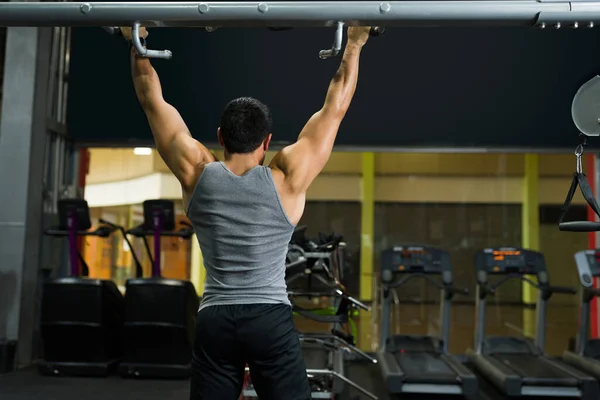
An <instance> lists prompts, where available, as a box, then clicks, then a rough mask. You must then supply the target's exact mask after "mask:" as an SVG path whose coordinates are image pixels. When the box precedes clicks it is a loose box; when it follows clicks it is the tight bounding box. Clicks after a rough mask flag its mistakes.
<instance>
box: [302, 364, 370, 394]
mask: <svg viewBox="0 0 600 400" xmlns="http://www.w3.org/2000/svg"><path fill="white" fill-rule="evenodd" d="M306 373H307V374H308V375H331V376H334V377H336V378H339V379H341V380H342V381H344V382H346V383H347V384H348V385H350V386H352V387H353V388H354V389H356V390H358V391H360V392H361V393H362V394H364V395H365V396H367V397H370V398H372V399H374V400H377V398H378V397H377V396H375V395H374V394H373V393H371V392H369V391H368V390H367V389H365V388H363V387H362V386H359V385H358V384H356V383H354V382H353V381H351V380H350V379H348V378H346V377H345V376H344V375H341V374H338V373H337V372H335V371H332V370H329V369H307V370H306Z"/></svg>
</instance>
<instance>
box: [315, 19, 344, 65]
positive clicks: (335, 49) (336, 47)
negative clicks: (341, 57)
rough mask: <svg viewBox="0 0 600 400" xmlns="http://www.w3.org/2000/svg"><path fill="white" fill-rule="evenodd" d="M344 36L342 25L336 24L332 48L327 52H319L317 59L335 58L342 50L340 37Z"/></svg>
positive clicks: (340, 23)
mask: <svg viewBox="0 0 600 400" xmlns="http://www.w3.org/2000/svg"><path fill="white" fill-rule="evenodd" d="M343 36H344V23H343V22H341V21H338V22H337V26H336V28H335V38H334V39H333V46H331V49H329V50H321V51H320V52H319V57H320V58H321V59H323V60H324V59H326V58H330V57H335V56H337V55H338V54H339V53H340V50H341V49H342V37H343Z"/></svg>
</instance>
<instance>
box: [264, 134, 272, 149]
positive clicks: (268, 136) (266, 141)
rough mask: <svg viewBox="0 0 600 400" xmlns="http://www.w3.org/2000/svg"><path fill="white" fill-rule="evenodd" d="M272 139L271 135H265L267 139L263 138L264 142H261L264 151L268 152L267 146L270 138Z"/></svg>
mask: <svg viewBox="0 0 600 400" xmlns="http://www.w3.org/2000/svg"><path fill="white" fill-rule="evenodd" d="M272 137H273V134H271V133H269V134H268V135H267V137H266V138H265V140H264V141H263V149H264V151H267V150H269V144H270V143H271V138H272Z"/></svg>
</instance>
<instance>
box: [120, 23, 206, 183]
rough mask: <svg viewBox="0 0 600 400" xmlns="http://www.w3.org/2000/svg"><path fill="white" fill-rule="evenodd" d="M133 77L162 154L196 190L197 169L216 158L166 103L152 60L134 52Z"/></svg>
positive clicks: (170, 166)
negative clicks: (193, 135)
mask: <svg viewBox="0 0 600 400" xmlns="http://www.w3.org/2000/svg"><path fill="white" fill-rule="evenodd" d="M124 36H126V34H125V32H124ZM126 38H127V36H126ZM131 74H132V76H133V85H134V87H135V93H136V94H137V97H138V100H139V101H140V105H141V106H142V108H143V109H144V112H145V113H146V117H147V118H148V123H149V125H150V129H151V130H152V135H153V136H154V142H155V143H156V149H157V150H158V154H160V156H161V157H162V159H163V160H164V161H165V163H166V164H167V166H168V167H169V169H170V170H171V171H172V172H173V174H174V175H175V177H176V178H177V179H178V180H179V182H181V185H182V186H183V188H184V189H185V190H188V189H192V188H193V186H194V185H195V183H196V182H195V179H196V166H197V165H199V164H201V163H206V162H211V161H215V160H216V158H215V156H214V154H213V153H212V152H211V151H210V150H208V149H207V148H206V147H204V146H203V145H202V144H201V143H200V142H198V141H197V140H195V139H194V138H193V137H192V135H191V134H190V131H189V129H188V127H187V126H186V124H185V122H184V121H183V118H181V115H180V114H179V112H178V111H177V110H176V109H175V107H173V106H172V105H170V104H169V103H167V102H166V101H165V100H164V98H163V96H162V88H161V85H160V79H159V78H158V74H157V73H156V70H154V68H153V67H152V64H151V63H150V60H149V59H148V58H143V57H139V56H138V55H137V54H136V52H135V50H134V49H133V48H132V49H131Z"/></svg>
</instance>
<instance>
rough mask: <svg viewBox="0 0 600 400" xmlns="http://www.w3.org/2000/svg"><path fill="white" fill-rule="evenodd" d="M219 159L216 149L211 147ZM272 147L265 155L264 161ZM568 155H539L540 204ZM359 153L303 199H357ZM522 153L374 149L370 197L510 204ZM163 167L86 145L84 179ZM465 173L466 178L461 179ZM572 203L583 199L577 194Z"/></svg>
mask: <svg viewBox="0 0 600 400" xmlns="http://www.w3.org/2000/svg"><path fill="white" fill-rule="evenodd" d="M215 153H216V154H217V157H220V158H222V157H223V154H222V152H220V151H216V152H215ZM274 154H275V152H271V151H270V152H269V153H268V154H267V160H270V159H271V158H272V157H273V155H274ZM574 164H575V158H574V157H573V156H572V155H569V154H560V155H557V154H543V155H540V156H539V172H540V182H539V197H540V203H541V204H561V203H562V202H563V201H564V196H565V195H566V192H567V189H568V187H569V184H570V179H571V176H572V173H573V170H574ZM361 165H362V161H361V153H352V152H347V153H346V152H344V153H334V154H332V156H331V158H330V160H329V162H328V163H327V165H326V167H325V169H324V170H323V172H322V173H321V175H320V176H319V178H317V180H316V181H315V182H314V184H313V185H312V186H311V188H310V190H309V192H308V194H307V198H308V200H313V201H314V200H322V201H327V200H331V201H360V198H361V172H362V171H361ZM523 166H524V155H522V154H494V153H489V154H422V153H418V154H417V153H378V154H375V174H376V179H375V201H377V202H441V203H512V204H518V203H520V202H521V199H522V197H523V193H522V191H523V187H522V178H523V176H524V167H523ZM154 172H168V168H167V166H166V165H165V164H164V162H163V161H162V160H161V159H160V157H159V156H158V154H157V153H156V152H153V154H152V155H150V156H136V155H134V154H133V150H132V149H92V150H91V165H90V173H89V175H88V178H87V182H88V184H95V183H104V182H110V181H119V180H126V179H132V178H135V177H140V176H144V175H148V174H151V173H154ZM465 178H466V179H465ZM575 203H577V204H583V199H582V197H581V195H580V194H579V193H577V195H576V198H575Z"/></svg>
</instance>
